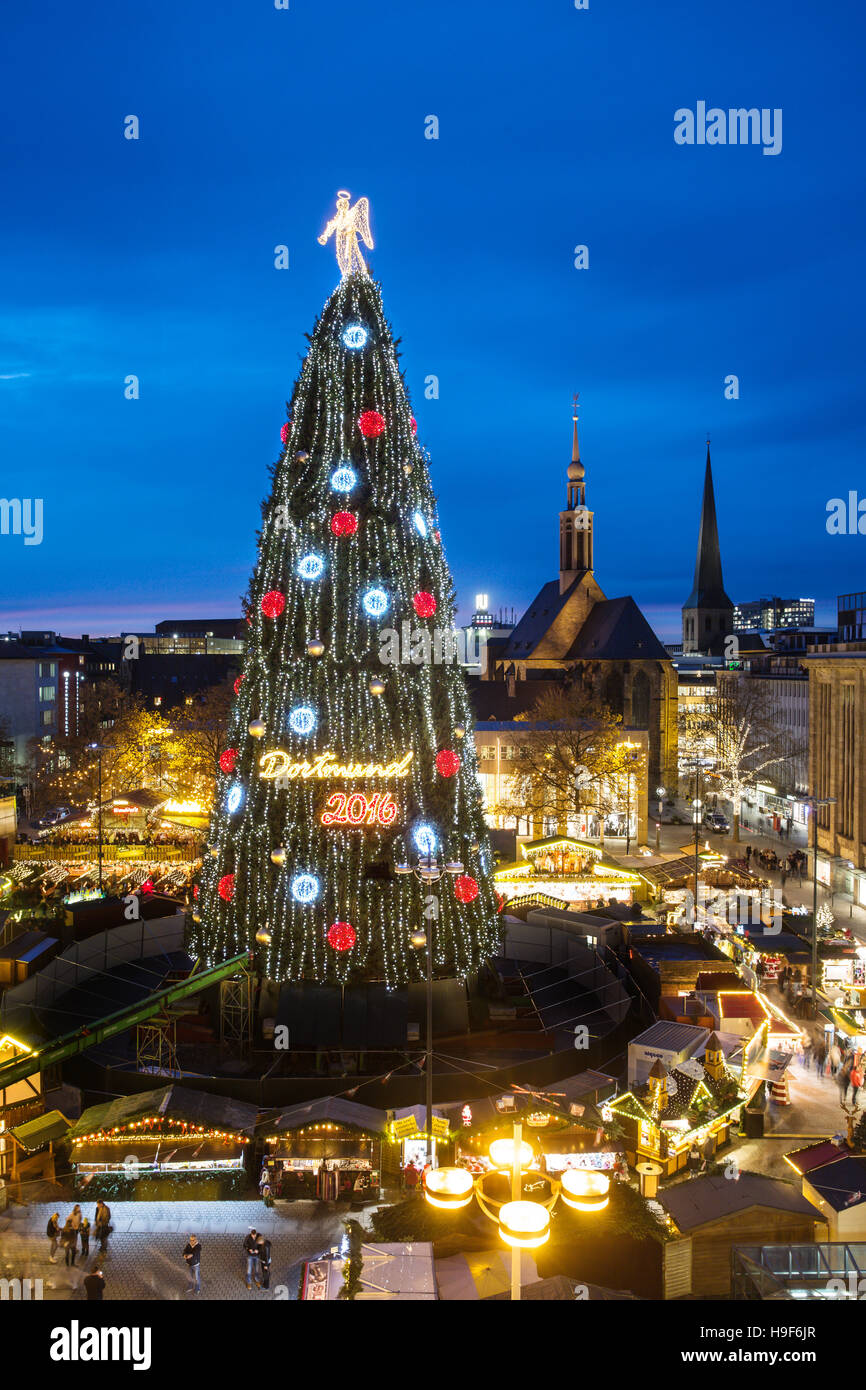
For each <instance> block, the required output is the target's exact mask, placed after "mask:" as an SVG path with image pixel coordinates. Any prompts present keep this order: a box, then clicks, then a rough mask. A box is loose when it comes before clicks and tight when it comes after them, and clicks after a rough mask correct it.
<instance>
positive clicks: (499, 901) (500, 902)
mask: <svg viewBox="0 0 866 1390" xmlns="http://www.w3.org/2000/svg"><path fill="white" fill-rule="evenodd" d="M493 896H494V898H495V899H496V911H497V912H501V911H502V909H503V908H504V906H505V898H504V896H503V895H502V893H497V891H496V889H495V888H494V890H493Z"/></svg>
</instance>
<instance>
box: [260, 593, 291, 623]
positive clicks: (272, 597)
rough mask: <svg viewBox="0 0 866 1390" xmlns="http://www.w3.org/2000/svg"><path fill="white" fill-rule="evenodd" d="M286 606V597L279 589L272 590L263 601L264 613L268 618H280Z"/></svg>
mask: <svg viewBox="0 0 866 1390" xmlns="http://www.w3.org/2000/svg"><path fill="white" fill-rule="evenodd" d="M285 606H286V596H285V594H281V593H280V591H279V589H271V591H270V593H268V594H265V596H264V598H263V599H262V612H263V613H264V615H265V617H266V618H278V617H279V616H280V614H281V613H282V612H283V610H284V609H285Z"/></svg>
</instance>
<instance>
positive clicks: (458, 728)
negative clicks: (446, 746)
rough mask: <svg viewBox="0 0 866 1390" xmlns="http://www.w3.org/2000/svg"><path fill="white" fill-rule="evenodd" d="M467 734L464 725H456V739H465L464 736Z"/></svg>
mask: <svg viewBox="0 0 866 1390" xmlns="http://www.w3.org/2000/svg"><path fill="white" fill-rule="evenodd" d="M465 733H466V730H465V729H464V727H463V725H462V724H455V725H454V737H455V738H463V735H464V734H465Z"/></svg>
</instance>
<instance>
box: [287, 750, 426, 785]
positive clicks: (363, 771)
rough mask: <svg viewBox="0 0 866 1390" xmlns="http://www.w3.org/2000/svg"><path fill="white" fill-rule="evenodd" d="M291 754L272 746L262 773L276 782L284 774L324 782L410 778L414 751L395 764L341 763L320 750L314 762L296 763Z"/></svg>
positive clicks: (293, 779) (332, 755) (290, 778)
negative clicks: (339, 779)
mask: <svg viewBox="0 0 866 1390" xmlns="http://www.w3.org/2000/svg"><path fill="white" fill-rule="evenodd" d="M291 756H292V755H291V754H290V753H287V752H286V751H285V749H283V748H272V749H271V750H270V751H269V752H268V753H265V754H263V756H262V757H261V758H260V759H259V769H260V771H259V776H260V777H263V778H264V779H265V780H266V781H269V782H275V781H276V780H277V779H278V778H282V777H287V778H288V779H289V780H290V781H295V780H296V779H298V778H303V780H304V781H306V780H307V779H308V778H310V777H316V778H319V780H321V781H330V780H332V779H336V778H338V777H339V778H342V779H344V780H346V781H350V780H352V779H353V778H362V777H364V778H366V777H370V778H374V777H381V778H389V777H408V776H409V764H410V763H411V761H412V750H411V749H410V750H409V752H408V753H404V754H403V757H402V758H400V759H399V760H398V761H397V762H393V763H339V762H337V761H336V759H335V758H334V754H333V753H320V754H319V755H318V757H316V758H313V760H312V761H311V762H310V761H306V762H299V763H294V762H292V761H291Z"/></svg>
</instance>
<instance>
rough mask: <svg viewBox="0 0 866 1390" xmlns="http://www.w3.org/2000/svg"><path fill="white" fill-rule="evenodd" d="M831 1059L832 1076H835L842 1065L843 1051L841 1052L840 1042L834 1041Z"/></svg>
mask: <svg viewBox="0 0 866 1390" xmlns="http://www.w3.org/2000/svg"><path fill="white" fill-rule="evenodd" d="M829 1061H830V1075H831V1076H835V1075H836V1073H837V1071H838V1070H839V1066H840V1063H841V1061H842V1053H841V1051H840V1049H839V1044H838V1043H834V1044H833V1046H832V1047H831V1048H830V1058H829Z"/></svg>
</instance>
